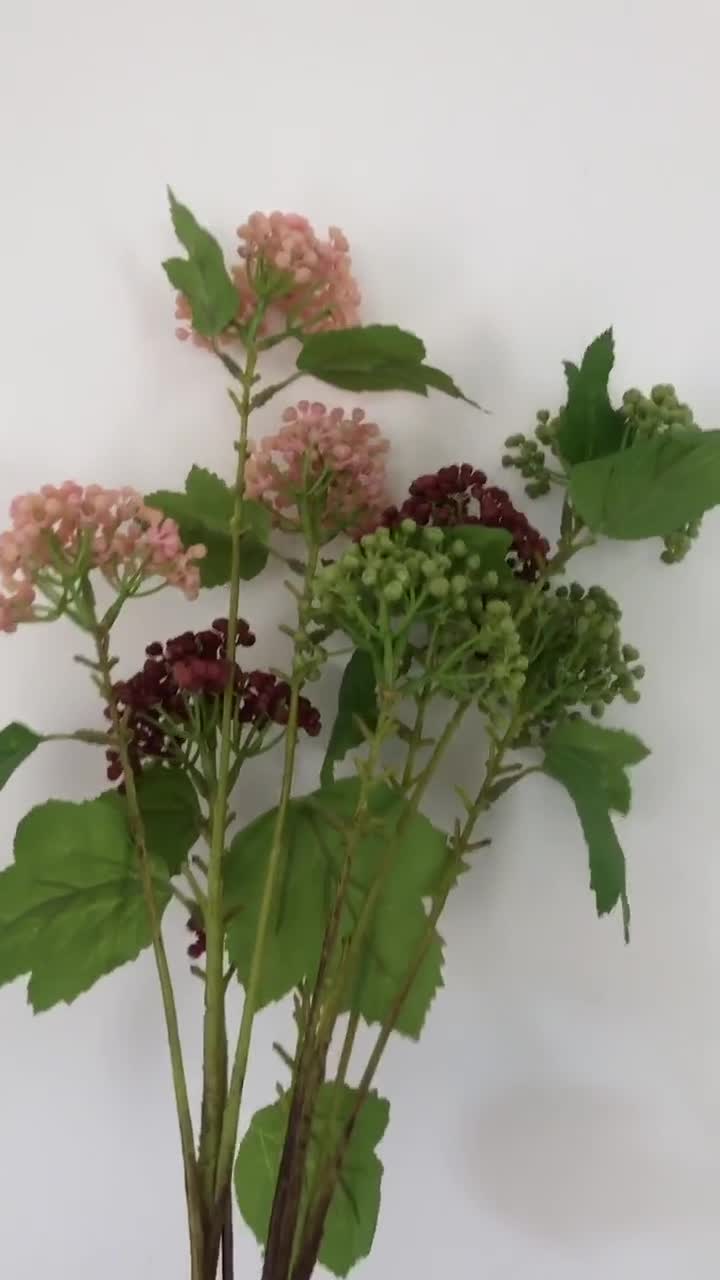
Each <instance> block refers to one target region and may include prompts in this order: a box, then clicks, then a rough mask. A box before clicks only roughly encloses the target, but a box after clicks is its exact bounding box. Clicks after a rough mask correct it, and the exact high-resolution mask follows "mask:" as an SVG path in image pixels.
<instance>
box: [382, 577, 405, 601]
mask: <svg viewBox="0 0 720 1280" xmlns="http://www.w3.org/2000/svg"><path fill="white" fill-rule="evenodd" d="M383 595H384V597H385V599H386V600H388V601H389V602H390V604H394V603H395V602H396V601H397V600H400V599H401V598H402V595H403V586H402V583H401V582H398V581H397V580H395V581H393V582H388V584H387V586H386V587H385V588H384V590H383Z"/></svg>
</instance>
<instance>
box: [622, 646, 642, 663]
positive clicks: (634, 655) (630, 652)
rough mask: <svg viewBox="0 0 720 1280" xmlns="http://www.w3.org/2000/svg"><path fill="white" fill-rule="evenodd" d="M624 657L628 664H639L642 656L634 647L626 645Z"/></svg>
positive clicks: (623, 652)
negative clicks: (638, 661)
mask: <svg viewBox="0 0 720 1280" xmlns="http://www.w3.org/2000/svg"><path fill="white" fill-rule="evenodd" d="M622 656H623V658H624V659H625V661H626V662H637V660H638V658H639V657H640V654H639V652H638V650H637V649H636V648H635V647H634V645H631V644H624V645H623V647H622Z"/></svg>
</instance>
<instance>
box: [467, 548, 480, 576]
mask: <svg viewBox="0 0 720 1280" xmlns="http://www.w3.org/2000/svg"><path fill="white" fill-rule="evenodd" d="M481 564H482V560H481V559H480V556H479V555H478V554H477V552H475V551H474V552H473V554H472V555H471V556H468V560H467V567H468V569H469V570H470V572H471V573H477V571H478V569H479V568H480V565H481Z"/></svg>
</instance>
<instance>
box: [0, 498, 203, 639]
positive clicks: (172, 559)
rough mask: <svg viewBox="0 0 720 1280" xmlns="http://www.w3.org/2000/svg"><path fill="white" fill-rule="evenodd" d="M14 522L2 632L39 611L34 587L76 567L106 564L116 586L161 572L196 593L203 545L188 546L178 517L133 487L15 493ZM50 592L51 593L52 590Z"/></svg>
mask: <svg viewBox="0 0 720 1280" xmlns="http://www.w3.org/2000/svg"><path fill="white" fill-rule="evenodd" d="M10 516H11V519H12V527H11V528H10V529H9V530H7V531H6V532H5V533H1V534H0V588H2V590H0V631H14V630H15V628H16V627H17V624H18V623H19V622H26V621H29V620H31V619H32V618H33V617H35V616H41V615H36V613H35V610H34V608H33V606H34V602H35V599H36V588H39V589H40V591H42V590H43V580H44V581H45V584H46V585H50V584H51V583H55V584H56V585H57V584H58V583H59V580H60V579H62V578H63V576H67V577H68V578H71V577H72V575H73V572H78V573H80V572H86V571H87V570H89V569H100V570H101V572H102V573H103V574H104V575H105V577H106V578H107V579H108V581H109V582H111V583H112V584H113V585H114V586H116V587H118V586H120V585H121V583H123V582H127V580H128V579H129V578H133V577H137V580H138V584H139V582H140V581H143V580H145V579H147V578H162V579H164V580H165V582H166V583H167V584H168V585H169V586H175V587H179V588H180V590H181V591H183V592H184V594H185V595H186V596H187V597H188V598H189V599H192V598H194V597H195V596H196V595H197V593H198V590H199V587H200V575H199V571H198V568H197V564H196V561H198V560H201V559H202V557H203V556H204V555H205V548H204V547H202V546H193V547H188V548H185V547H183V544H182V540H181V538H180V532H179V530H178V527H177V525H176V523H175V521H174V520H169V519H167V518H166V517H165V516H164V515H163V513H162V512H161V511H157V510H155V508H153V507H148V506H146V505H145V503H144V501H143V498H142V495H141V494H139V493H137V492H136V490H135V489H128V488H124V489H104V488H102V486H101V485H99V484H92V485H88V486H87V488H83V487H82V485H79V484H75V483H74V481H72V480H67V481H65V483H64V484H62V485H60V486H59V487H56V486H55V485H51V484H47V485H43V487H42V489H41V490H40V492H39V493H27V494H22V495H21V496H19V497H17V498H14V499H13V502H12V503H11V506H10ZM48 598H49V597H48Z"/></svg>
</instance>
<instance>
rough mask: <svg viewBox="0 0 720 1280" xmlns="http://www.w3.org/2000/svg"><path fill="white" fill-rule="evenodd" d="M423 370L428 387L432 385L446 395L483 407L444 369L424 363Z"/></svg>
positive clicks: (476, 406) (476, 407)
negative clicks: (467, 394)
mask: <svg viewBox="0 0 720 1280" xmlns="http://www.w3.org/2000/svg"><path fill="white" fill-rule="evenodd" d="M422 371H423V377H424V380H425V386H426V387H432V388H433V390H435V391H442V392H443V394H444V395H446V396H450V397H451V399H453V400H464V401H465V403H466V404H471V405H472V406H473V408H474V409H480V408H481V405H479V404H478V402H477V400H471V399H470V397H469V396H466V395H465V393H464V392H463V391H461V390H460V388H459V386H458V385H457V383H456V382H455V381H454V380H453V379H452V378H451V377H450V374H449V373H443V370H442V369H435V368H434V367H433V366H432V365H431V364H424V365H422Z"/></svg>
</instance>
